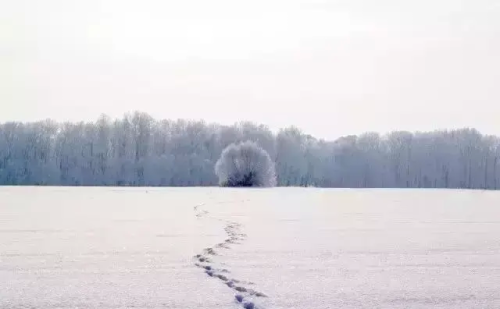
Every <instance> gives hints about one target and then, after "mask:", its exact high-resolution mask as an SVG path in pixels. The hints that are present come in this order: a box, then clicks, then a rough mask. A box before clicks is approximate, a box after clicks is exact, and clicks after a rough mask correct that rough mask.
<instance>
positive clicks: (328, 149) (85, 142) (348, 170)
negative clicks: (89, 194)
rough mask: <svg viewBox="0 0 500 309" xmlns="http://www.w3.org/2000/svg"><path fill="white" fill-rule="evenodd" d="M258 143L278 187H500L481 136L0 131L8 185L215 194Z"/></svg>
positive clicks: (173, 124)
mask: <svg viewBox="0 0 500 309" xmlns="http://www.w3.org/2000/svg"><path fill="white" fill-rule="evenodd" d="M244 141H253V142H255V143H256V144H258V145H259V146H260V147H262V148H263V149H264V150H266V151H267V152H268V153H269V155H270V157H271V158H272V160H273V161H274V162H275V166H276V176H277V183H278V185H279V186H317V187H339V188H345V187H351V188H376V187H377V188H471V189H497V188H499V187H500V168H498V161H499V160H498V159H499V157H500V138H498V137H496V136H490V135H482V134H480V133H479V132H478V131H477V130H475V129H469V128H465V129H460V130H450V131H444V130H442V131H434V132H415V133H411V132H406V131H397V132H392V133H389V134H386V135H380V134H378V133H365V134H362V135H359V136H355V135H350V136H345V137H341V138H339V139H337V140H334V141H327V140H322V139H317V138H314V137H312V136H310V135H307V134H305V133H303V132H301V131H300V130H299V129H297V128H295V127H290V128H286V129H282V130H280V131H279V132H276V133H273V132H272V131H271V130H270V129H269V128H268V127H266V126H264V125H258V124H254V123H250V122H242V123H237V124H235V125H230V126H227V125H219V124H213V123H206V122H203V121H186V120H156V119H154V118H152V117H151V116H150V115H148V114H145V113H140V112H136V113H133V114H127V115H125V116H124V117H123V118H122V119H110V118H109V117H107V116H101V117H100V118H99V119H98V120H97V121H95V122H79V123H59V122H55V121H51V120H46V121H40V122H32V123H20V122H8V123H3V124H1V125H0V184H1V185H70V186H78V185H85V186H213V185H217V184H218V178H217V177H216V175H215V173H214V166H215V164H216V162H217V160H218V159H219V157H220V155H221V153H222V151H223V149H224V148H226V147H227V146H228V145H229V144H231V143H238V142H244Z"/></svg>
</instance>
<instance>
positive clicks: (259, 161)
mask: <svg viewBox="0 0 500 309" xmlns="http://www.w3.org/2000/svg"><path fill="white" fill-rule="evenodd" d="M215 174H216V175H217V176H218V177H219V184H220V185H221V186H224V187H273V186H275V185H276V171H275V167H274V162H273V161H272V160H271V157H270V156H269V154H268V153H267V152H266V151H265V150H264V149H262V148H261V147H259V146H258V145H257V144H256V143H254V142H251V141H246V142H242V143H238V144H234V143H233V144H231V145H229V146H227V147H226V149H224V151H222V154H221V157H220V158H219V160H218V161H217V163H216V164H215Z"/></svg>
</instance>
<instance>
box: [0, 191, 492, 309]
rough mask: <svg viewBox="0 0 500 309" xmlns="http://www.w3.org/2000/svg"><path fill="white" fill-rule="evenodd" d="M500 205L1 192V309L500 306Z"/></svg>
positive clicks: (271, 194)
mask: <svg viewBox="0 0 500 309" xmlns="http://www.w3.org/2000/svg"><path fill="white" fill-rule="evenodd" d="M499 205H500V193H494V192H479V191H478V192H471V191H450V190H448V191H445V190H427V191H424V190H320V189H294V188H283V189H267V190H243V189H242V190H231V189H218V188H205V189H201V188H183V189H117V188H2V189H0V308H183V309H193V308H207V309H211V308H218V309H220V308H234V309H238V308H244V306H245V305H244V304H245V303H252V304H254V305H255V308H263V309H271V308H274V309H284V308H301V309H320V308H321V309H323V308H324V309H333V308H370V309H372V308H450V309H451V308H454V309H455V308H467V309H470V308H500V207H499ZM235 295H241V296H243V300H242V303H239V302H238V301H237V300H236V299H235ZM247 307H248V308H251V306H248V305H247Z"/></svg>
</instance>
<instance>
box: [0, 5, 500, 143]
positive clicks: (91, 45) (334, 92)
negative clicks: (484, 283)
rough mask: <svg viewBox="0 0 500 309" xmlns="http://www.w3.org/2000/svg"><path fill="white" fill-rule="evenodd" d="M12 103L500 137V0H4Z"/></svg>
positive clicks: (12, 110) (330, 132) (94, 113)
mask: <svg viewBox="0 0 500 309" xmlns="http://www.w3.org/2000/svg"><path fill="white" fill-rule="evenodd" d="M0 107H1V108H0V121H9V120H23V121H31V120H38V119H44V118H53V119H57V120H93V119H95V118H97V117H98V115H99V114H101V113H105V114H108V115H110V116H112V117H120V116H121V115H123V113H125V112H127V111H134V110H141V111H145V112H148V113H150V114H151V115H152V116H154V117H155V118H189V119H205V120H207V121H210V122H220V123H233V122H236V121H240V120H251V121H255V122H259V123H264V124H267V125H269V126H270V127H271V128H273V129H276V128H279V127H283V126H288V125H296V126H298V127H300V128H301V129H303V130H304V131H306V132H307V133H311V134H313V135H316V136H318V137H325V138H335V137H337V136H340V135H345V134H357V133H361V132H364V131H379V132H386V131H389V130H396V129H404V130H412V131H413V130H432V129H438V128H456V127H464V126H470V127H476V128H478V129H479V130H481V131H483V132H485V133H495V134H500V2H499V1H494V0H491V1H490V0H418V1H417V0H414V1H403V0H378V1H372V0H345V1H341V0H338V1H314V0H252V1H237V0H211V1H206V0H182V1H167V0H157V1H155V0H142V1H139V0H137V1H133V0H85V1H83V0H43V1H41V0H15V1H12V0H0Z"/></svg>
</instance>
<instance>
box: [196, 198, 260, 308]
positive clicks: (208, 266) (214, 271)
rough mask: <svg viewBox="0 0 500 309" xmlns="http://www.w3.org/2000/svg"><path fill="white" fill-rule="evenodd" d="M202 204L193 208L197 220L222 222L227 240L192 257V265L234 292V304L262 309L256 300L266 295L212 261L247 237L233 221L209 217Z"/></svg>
mask: <svg viewBox="0 0 500 309" xmlns="http://www.w3.org/2000/svg"><path fill="white" fill-rule="evenodd" d="M203 206H204V204H199V205H196V206H194V211H195V213H196V217H197V218H200V219H201V218H207V217H208V218H210V219H213V220H219V221H222V222H224V224H225V227H224V231H225V232H226V235H227V238H226V239H225V240H224V241H223V242H221V243H218V244H215V245H214V246H213V247H209V248H205V249H204V250H203V252H202V253H200V254H197V255H195V256H194V265H195V266H196V267H198V268H200V269H201V270H203V271H204V272H205V274H206V275H207V276H208V277H211V278H214V279H216V280H219V281H220V282H221V283H223V284H225V285H226V286H227V287H228V288H230V289H232V290H234V291H235V296H234V298H235V302H237V303H239V304H240V305H241V307H242V308H244V309H264V307H262V306H259V305H257V302H256V300H257V299H258V298H266V297H267V295H266V294H264V293H262V292H260V291H256V290H254V289H252V288H251V287H252V286H253V285H254V283H252V282H247V281H241V280H238V279H235V278H232V277H231V276H230V273H231V272H230V271H229V270H228V269H225V268H221V267H217V266H216V265H217V264H216V262H215V261H214V259H216V258H217V256H220V255H223V253H224V251H226V250H230V249H231V246H233V245H237V244H241V243H242V242H243V241H244V240H245V239H246V238H247V235H246V234H245V233H243V232H242V226H241V224H239V223H237V222H233V221H225V220H221V219H217V218H213V217H210V216H209V215H210V214H209V212H208V211H206V210H203V209H202V207H203Z"/></svg>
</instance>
